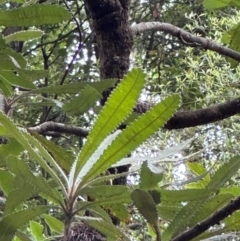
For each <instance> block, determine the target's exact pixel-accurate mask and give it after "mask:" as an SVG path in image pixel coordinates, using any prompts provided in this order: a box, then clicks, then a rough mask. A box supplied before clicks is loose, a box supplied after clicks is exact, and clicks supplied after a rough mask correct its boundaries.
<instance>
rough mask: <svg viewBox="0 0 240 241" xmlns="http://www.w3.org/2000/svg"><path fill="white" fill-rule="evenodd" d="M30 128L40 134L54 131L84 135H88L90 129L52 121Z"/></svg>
mask: <svg viewBox="0 0 240 241" xmlns="http://www.w3.org/2000/svg"><path fill="white" fill-rule="evenodd" d="M28 130H29V131H34V132H37V133H39V134H44V133H45V132H50V131H54V132H58V133H67V134H74V135H77V136H82V137H86V136H87V135H88V131H87V130H85V129H83V128H80V127H76V126H70V125H66V124H62V123H56V122H52V121H48V122H45V123H42V124H40V125H38V126H34V127H29V128H28Z"/></svg>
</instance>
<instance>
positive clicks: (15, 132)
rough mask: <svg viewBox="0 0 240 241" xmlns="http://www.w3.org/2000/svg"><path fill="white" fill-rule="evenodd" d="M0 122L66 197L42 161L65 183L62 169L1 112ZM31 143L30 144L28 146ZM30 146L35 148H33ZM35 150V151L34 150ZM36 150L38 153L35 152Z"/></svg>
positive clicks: (60, 182)
mask: <svg viewBox="0 0 240 241" xmlns="http://www.w3.org/2000/svg"><path fill="white" fill-rule="evenodd" d="M0 122H1V123H2V125H3V126H4V127H5V128H6V129H7V130H8V132H9V133H10V134H11V135H12V136H13V137H14V138H15V139H16V140H17V141H18V142H19V143H21V145H22V146H23V147H24V148H25V149H26V150H27V151H28V152H29V154H30V155H31V156H32V157H33V158H34V159H35V160H36V161H37V162H38V163H39V165H41V166H42V167H43V168H44V169H45V170H46V171H47V172H48V173H49V174H50V175H51V176H52V178H53V179H54V180H55V181H56V182H57V183H58V184H59V185H60V186H61V187H62V190H63V192H64V193H65V195H66V190H65V187H64V184H63V183H62V181H61V180H60V179H59V177H58V175H57V173H56V171H54V170H53V169H52V168H51V167H50V166H49V165H48V164H47V162H46V161H45V160H44V159H43V158H45V159H46V160H47V161H48V162H49V163H50V164H51V165H53V166H54V167H55V168H56V170H57V171H58V172H60V174H61V177H62V178H63V179H64V180H65V181H66V184H67V177H66V175H65V173H64V172H63V171H62V169H61V168H60V167H59V166H58V164H57V163H56V162H55V160H54V159H53V158H52V156H51V155H50V154H49V153H48V152H47V151H46V150H45V149H44V148H43V147H42V146H41V145H40V143H39V142H38V141H37V140H36V139H35V138H33V137H32V136H30V135H29V134H28V133H27V132H25V131H20V130H19V128H18V127H17V126H15V125H14V123H13V122H12V121H11V120H10V119H9V118H8V117H7V116H6V115H4V114H3V113H2V112H0ZM30 143H31V144H30ZM32 145H33V146H34V147H35V148H33V147H32ZM36 148H37V149H36ZM37 150H38V152H37Z"/></svg>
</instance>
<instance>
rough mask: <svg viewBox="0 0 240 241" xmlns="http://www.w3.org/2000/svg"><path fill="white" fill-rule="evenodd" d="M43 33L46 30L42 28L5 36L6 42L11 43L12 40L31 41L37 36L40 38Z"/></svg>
mask: <svg viewBox="0 0 240 241" xmlns="http://www.w3.org/2000/svg"><path fill="white" fill-rule="evenodd" d="M43 33H44V32H43V31H41V30H26V31H19V32H16V33H13V34H10V35H8V36H6V37H4V39H5V41H6V43H9V42H12V41H29V40H32V39H35V38H40V37H41V36H42V35H43Z"/></svg>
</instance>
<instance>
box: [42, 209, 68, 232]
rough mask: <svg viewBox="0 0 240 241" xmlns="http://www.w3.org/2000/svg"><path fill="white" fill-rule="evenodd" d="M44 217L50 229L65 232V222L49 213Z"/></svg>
mask: <svg viewBox="0 0 240 241" xmlns="http://www.w3.org/2000/svg"><path fill="white" fill-rule="evenodd" d="M42 217H43V218H44V219H45V221H46V223H47V225H48V226H49V227H50V229H51V230H52V231H54V232H56V233H58V234H63V230H64V224H63V222H61V221H60V220H58V219H56V218H55V217H53V216H50V215H48V214H43V215H42Z"/></svg>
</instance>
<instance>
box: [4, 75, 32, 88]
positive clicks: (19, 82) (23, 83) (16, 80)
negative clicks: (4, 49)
mask: <svg viewBox="0 0 240 241" xmlns="http://www.w3.org/2000/svg"><path fill="white" fill-rule="evenodd" d="M0 77H1V80H2V81H7V82H8V83H9V84H11V85H15V86H19V87H23V88H25V89H35V88H36V87H35V85H34V84H33V83H32V82H30V81H28V80H24V79H22V78H21V77H18V76H16V75H15V74H14V73H13V72H12V71H0Z"/></svg>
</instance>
